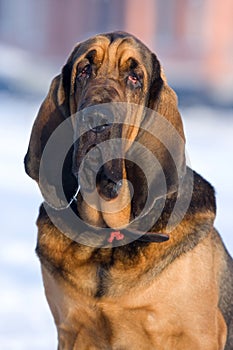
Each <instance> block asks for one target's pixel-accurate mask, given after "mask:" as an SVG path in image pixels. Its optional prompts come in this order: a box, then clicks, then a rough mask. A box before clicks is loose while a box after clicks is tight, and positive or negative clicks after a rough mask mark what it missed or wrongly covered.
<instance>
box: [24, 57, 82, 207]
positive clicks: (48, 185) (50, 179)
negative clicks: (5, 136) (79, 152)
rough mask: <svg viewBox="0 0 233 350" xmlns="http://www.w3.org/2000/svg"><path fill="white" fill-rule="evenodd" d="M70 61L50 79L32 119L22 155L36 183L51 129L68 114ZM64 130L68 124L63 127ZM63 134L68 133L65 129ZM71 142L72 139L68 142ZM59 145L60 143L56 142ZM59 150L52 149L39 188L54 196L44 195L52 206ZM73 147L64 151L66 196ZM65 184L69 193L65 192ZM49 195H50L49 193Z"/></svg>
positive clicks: (70, 184) (55, 127)
mask: <svg viewBox="0 0 233 350" xmlns="http://www.w3.org/2000/svg"><path fill="white" fill-rule="evenodd" d="M70 65H71V63H70V62H69V61H68V62H67V64H66V65H65V66H64V68H63V70H62V74H61V75H58V76H57V77H55V78H54V79H53V81H52V83H51V86H50V89H49V92H48V95H47V96H46V98H45V100H44V102H43V103H42V105H41V107H40V110H39V112H38V115H37V117H36V120H35V122H34V125H33V128H32V132H31V137H30V142H29V147H28V151H27V154H26V156H25V159H24V163H25V170H26V173H27V174H28V175H29V176H30V177H32V178H33V179H34V180H36V181H37V183H39V172H40V163H41V157H42V154H43V151H44V149H45V146H46V144H47V142H48V140H49V139H50V137H51V135H52V134H53V132H54V131H55V130H56V129H57V128H58V126H59V125H60V124H61V123H62V122H64V121H65V120H66V118H68V117H69V115H70V109H69V90H70V76H71V67H70ZM66 130H67V128H66ZM65 137H67V132H66V135H65ZM68 137H71V140H72V139H73V129H72V126H71V123H70V129H69V135H68ZM58 142H63V140H62V139H61V140H58ZM71 144H72V142H71ZM58 149H59V146H58ZM58 158H59V152H58V151H57V152H56V150H55V152H54V154H53V156H52V159H51V160H50V162H47V163H48V164H45V167H46V172H45V174H46V176H45V178H44V179H43V184H44V185H43V188H41V184H40V189H41V191H42V193H43V192H44V193H43V194H45V193H46V194H47V193H48V195H49V193H50V194H51V196H54V198H53V199H51V201H50V200H49V199H48V196H46V195H45V198H46V200H47V201H48V202H51V203H52V205H53V206H56V201H57V199H56V198H55V197H56V196H58V197H59V194H57V191H56V185H57V184H56V183H54V182H55V181H56V180H55V179H56V176H55V175H56V171H57V169H56V164H59V162H58ZM71 162H72V150H70V151H69V152H68V153H67V156H66V158H65V161H64V165H63V171H62V182H63V187H65V188H64V193H65V194H66V195H68V196H69V192H73V191H74V190H73V188H72V187H73V186H77V184H75V182H76V181H75V180H74V178H73V175H72V171H71V168H72V163H71ZM66 188H67V191H68V193H66ZM49 196H50V195H49Z"/></svg>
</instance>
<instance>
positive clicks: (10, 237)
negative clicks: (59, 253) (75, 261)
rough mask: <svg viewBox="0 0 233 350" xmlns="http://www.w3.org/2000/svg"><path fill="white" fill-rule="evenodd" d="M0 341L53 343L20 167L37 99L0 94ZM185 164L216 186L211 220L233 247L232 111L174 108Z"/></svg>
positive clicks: (11, 347) (8, 348)
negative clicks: (179, 123) (182, 137)
mask: <svg viewBox="0 0 233 350" xmlns="http://www.w3.org/2000/svg"><path fill="white" fill-rule="evenodd" d="M0 102H1V103H0V125H1V129H0V158H1V162H0V164H1V171H0V196H1V204H0V213H1V244H0V270H1V271H0V285H1V298H0V313H1V317H0V348H1V349H4V350H31V349H34V350H37V349H38V350H51V349H56V346H57V345H56V342H57V341H56V330H55V326H54V323H53V319H52V316H51V313H50V311H49V308H48V305H47V302H46V300H45V296H44V291H43V285H42V280H41V274H40V266H39V261H38V259H37V257H36V255H35V252H34V248H35V244H36V225H35V220H36V217H37V213H38V207H39V204H40V202H41V200H42V198H41V195H40V193H39V190H38V188H37V186H36V183H34V182H33V181H32V180H31V179H30V178H29V177H27V176H26V174H25V172H24V168H23V157H24V155H25V153H26V149H27V145H28V140H29V135H30V130H31V126H32V122H33V120H34V118H35V115H36V112H37V110H38V107H39V105H40V102H41V101H39V100H35V99H34V100H33V99H29V98H26V97H25V98H21V99H19V98H18V97H16V96H13V95H10V94H3V93H2V94H1V95H0ZM182 115H183V119H184V125H185V131H186V137H187V150H188V154H189V157H190V159H191V164H192V166H193V168H194V169H195V170H196V171H197V172H199V173H200V174H202V175H203V176H204V177H205V178H207V179H208V180H209V181H210V182H211V183H212V184H213V185H214V187H215V188H216V193H217V204H218V215H217V219H216V227H217V228H218V230H219V231H220V232H221V234H222V237H223V239H224V242H225V243H226V245H227V247H228V249H229V250H230V252H231V253H233V238H232V237H231V234H232V200H231V197H232V195H233V186H232V179H233V155H232V154H233V118H232V117H233V115H232V111H230V110H217V109H211V108H210V107H201V106H199V107H190V108H185V109H183V110H182Z"/></svg>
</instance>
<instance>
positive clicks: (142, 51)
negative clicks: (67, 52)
mask: <svg viewBox="0 0 233 350" xmlns="http://www.w3.org/2000/svg"><path fill="white" fill-rule="evenodd" d="M85 58H87V59H89V60H91V61H93V63H95V64H98V63H102V62H104V61H112V62H113V61H114V62H116V63H117V64H118V65H119V66H120V65H122V64H124V63H125V62H126V61H127V60H129V59H130V58H133V59H134V60H136V61H137V62H138V63H139V64H142V65H146V66H147V67H150V66H151V64H152V63H151V51H150V50H149V49H148V48H147V47H146V46H145V45H144V44H143V43H142V42H140V41H139V40H138V39H136V38H135V37H133V36H131V35H124V36H119V37H118V36H115V37H112V36H111V35H110V34H109V35H97V36H95V37H93V38H91V39H89V40H87V41H85V42H83V43H82V44H80V45H78V46H77V47H76V48H75V49H74V56H73V62H74V63H75V62H77V61H80V60H82V59H85Z"/></svg>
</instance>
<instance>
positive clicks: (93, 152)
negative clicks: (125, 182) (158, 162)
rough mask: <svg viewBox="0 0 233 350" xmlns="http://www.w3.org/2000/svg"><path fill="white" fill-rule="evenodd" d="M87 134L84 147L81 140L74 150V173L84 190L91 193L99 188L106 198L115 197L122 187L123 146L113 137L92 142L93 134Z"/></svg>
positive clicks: (98, 190)
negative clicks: (112, 138) (113, 140)
mask: <svg viewBox="0 0 233 350" xmlns="http://www.w3.org/2000/svg"><path fill="white" fill-rule="evenodd" d="M86 136H87V137H85V143H84V145H85V146H83V147H82V146H81V143H82V142H80V140H79V142H78V145H77V147H76V149H77V151H75V152H74V157H73V173H74V175H75V177H76V178H77V180H78V183H79V185H80V188H81V190H82V191H84V192H86V193H91V192H93V191H95V190H97V192H98V194H99V195H100V196H101V197H102V198H103V199H104V200H112V199H115V198H116V197H117V196H118V195H119V193H120V190H121V187H122V178H123V162H124V160H123V159H122V158H121V157H122V152H121V148H122V147H121V145H120V144H119V142H117V144H115V145H114V142H113V143H112V142H111V139H105V140H103V141H102V143H100V144H98V143H97V142H96V140H95V142H92V141H93V140H92V139H91V136H92V135H89V137H88V135H86ZM118 140H120V139H118ZM81 141H82V140H81ZM86 141H88V142H86Z"/></svg>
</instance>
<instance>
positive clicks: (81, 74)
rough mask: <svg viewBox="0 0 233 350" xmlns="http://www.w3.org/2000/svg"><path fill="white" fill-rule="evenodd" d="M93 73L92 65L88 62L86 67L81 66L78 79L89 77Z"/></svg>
mask: <svg viewBox="0 0 233 350" xmlns="http://www.w3.org/2000/svg"><path fill="white" fill-rule="evenodd" d="M90 75H91V65H90V64H87V65H86V66H85V67H83V68H80V69H79V71H78V74H77V79H78V80H83V79H86V78H89V77H90Z"/></svg>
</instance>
